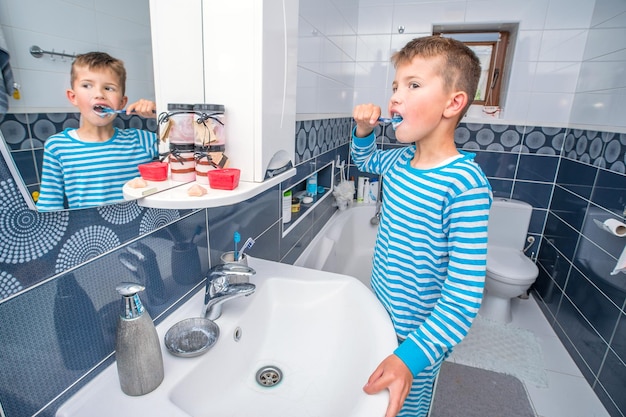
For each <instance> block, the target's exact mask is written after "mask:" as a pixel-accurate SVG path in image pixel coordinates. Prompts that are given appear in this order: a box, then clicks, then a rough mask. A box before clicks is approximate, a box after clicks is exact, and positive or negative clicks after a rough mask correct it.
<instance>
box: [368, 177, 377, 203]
mask: <svg viewBox="0 0 626 417" xmlns="http://www.w3.org/2000/svg"><path fill="white" fill-rule="evenodd" d="M369 193H370V203H375V202H376V201H378V178H372V179H371V180H370V189H369Z"/></svg>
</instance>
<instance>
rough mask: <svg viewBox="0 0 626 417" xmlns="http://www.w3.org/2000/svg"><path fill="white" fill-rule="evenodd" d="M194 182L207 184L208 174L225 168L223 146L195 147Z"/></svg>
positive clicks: (225, 158) (225, 161)
mask: <svg viewBox="0 0 626 417" xmlns="http://www.w3.org/2000/svg"><path fill="white" fill-rule="evenodd" d="M195 150H196V181H197V182H198V183H200V184H208V183H209V177H208V172H209V171H211V170H213V169H222V168H225V167H226V165H227V163H228V158H227V157H226V155H224V146H223V145H216V146H204V147H202V146H196V147H195Z"/></svg>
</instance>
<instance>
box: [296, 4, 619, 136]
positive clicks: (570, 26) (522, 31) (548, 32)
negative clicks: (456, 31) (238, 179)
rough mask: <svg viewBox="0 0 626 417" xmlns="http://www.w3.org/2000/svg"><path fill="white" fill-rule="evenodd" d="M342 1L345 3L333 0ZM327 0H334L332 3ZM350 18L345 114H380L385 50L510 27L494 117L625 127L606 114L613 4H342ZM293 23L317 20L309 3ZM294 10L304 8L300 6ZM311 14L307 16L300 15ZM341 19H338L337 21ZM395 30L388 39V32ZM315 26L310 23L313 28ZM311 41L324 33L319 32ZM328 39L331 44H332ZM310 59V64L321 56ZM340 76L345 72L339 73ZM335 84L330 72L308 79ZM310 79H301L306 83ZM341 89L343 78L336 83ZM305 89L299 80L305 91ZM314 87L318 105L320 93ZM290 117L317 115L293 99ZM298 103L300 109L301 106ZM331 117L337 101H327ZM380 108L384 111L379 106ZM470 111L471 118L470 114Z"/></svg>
mask: <svg viewBox="0 0 626 417" xmlns="http://www.w3.org/2000/svg"><path fill="white" fill-rule="evenodd" d="M328 1H330V0H328ZM343 1H348V0H343ZM343 1H342V0H334V3H335V4H337V3H342V2H343ZM349 2H350V7H352V9H351V10H352V11H353V12H354V13H352V15H353V16H357V17H358V25H357V28H358V30H357V31H356V33H354V36H356V37H357V40H356V57H355V58H354V57H353V55H350V54H347V55H344V57H345V58H346V59H348V60H352V59H353V58H354V61H355V64H356V67H355V68H356V71H355V73H354V74H353V75H354V94H353V96H354V100H355V101H354V102H353V103H350V102H349V100H348V101H341V103H342V104H345V108H341V109H340V110H339V111H341V112H343V113H344V114H350V113H351V111H352V107H353V105H354V104H355V103H359V102H374V103H378V104H379V105H381V107H383V109H385V108H386V106H387V102H388V99H389V96H390V84H391V80H392V79H393V68H392V67H390V64H389V58H390V56H391V54H392V53H393V52H394V51H395V50H397V49H398V48H400V47H402V46H403V45H404V44H405V43H406V42H407V41H408V40H410V39H412V38H414V37H418V36H424V35H427V34H429V33H431V31H432V26H433V25H436V24H437V25H439V24H444V25H452V24H479V23H480V24H494V23H503V22H504V23H519V31H518V34H517V39H516V40H515V45H514V55H513V61H512V68H511V71H510V74H509V80H508V91H507V93H506V96H505V102H504V109H503V111H502V113H501V114H502V118H503V119H505V120H506V121H510V122H511V123H520V124H525V123H528V124H545V125H557V126H567V125H576V126H578V127H580V126H588V127H590V128H596V129H601V130H616V131H626V119H624V118H623V116H621V115H620V114H619V111H616V110H615V109H614V106H616V105H617V104H618V103H621V104H622V106H623V103H624V101H626V98H625V94H624V88H626V41H625V39H626V2H624V1H623V0H528V1H524V2H521V1H517V0H439V1H432V0H421V1H420V0H402V1H400V0H360V1H359V2H358V8H357V7H356V5H357V3H356V1H355V0H349ZM300 4H301V20H302V18H304V19H305V20H307V21H309V22H310V21H313V20H315V19H318V20H320V19H323V16H321V14H320V9H321V8H320V7H315V6H314V5H316V4H318V3H317V1H315V0H300ZM302 5H304V7H302ZM309 12H314V14H315V16H314V17H311V18H310V17H308V16H306V13H309ZM345 15H346V14H345V13H344V14H343V16H345ZM399 25H403V26H405V32H404V34H402V35H400V34H398V31H397V29H398V26H399ZM320 27H321V26H317V28H318V29H319V28H320ZM320 35H321V36H325V35H326V36H327V34H324V33H323V31H322V33H321V34H320ZM335 43H337V42H336V41H335ZM330 58H331V57H330V56H320V58H319V59H320V61H321V62H324V61H325V60H328V59H330ZM346 68H347V69H348V70H349V69H350V68H352V67H346ZM317 76H319V77H327V78H331V79H337V78H338V77H339V76H338V74H317ZM306 80H307V82H308V81H310V80H309V77H307V78H306ZM344 83H345V81H344ZM303 88H307V89H308V88H309V84H307V86H306V87H303ZM320 88H322V90H317V91H315V95H316V99H315V102H316V103H317V105H319V106H323V105H324V103H325V102H327V100H324V99H323V97H325V96H326V94H328V95H329V96H330V97H331V100H332V97H335V95H334V92H333V91H332V90H333V87H332V86H330V85H329V86H328V89H329V90H328V91H324V90H323V88H324V87H323V86H321V87H320ZM311 93H312V90H308V91H305V90H303V89H299V90H298V113H306V112H311V113H316V114H324V113H329V112H330V111H329V110H327V109H325V108H324V107H315V106H312V105H311V103H312V101H313V100H308V99H306V98H304V97H301V95H303V94H311ZM300 103H307V107H306V110H304V107H302V108H301V107H300ZM333 104H334V105H333V112H337V111H338V110H337V108H338V107H339V106H340V105H341V104H340V103H336V102H333ZM383 111H384V110H383ZM475 114H480V112H476V113H475Z"/></svg>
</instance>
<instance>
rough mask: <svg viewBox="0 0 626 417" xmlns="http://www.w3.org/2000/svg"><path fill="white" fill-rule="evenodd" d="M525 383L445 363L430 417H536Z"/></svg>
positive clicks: (508, 377) (510, 377)
mask: <svg viewBox="0 0 626 417" xmlns="http://www.w3.org/2000/svg"><path fill="white" fill-rule="evenodd" d="M534 416H535V412H534V410H533V407H532V405H531V404H530V400H529V399H528V393H527V392H526V389H525V388H524V384H522V382H521V381H520V380H519V379H517V378H515V377H514V376H511V375H505V374H501V373H497V372H492V371H487V370H484V369H478V368H473V367H470V366H465V365H459V364H458V363H453V362H449V361H446V362H444V363H443V364H442V365H441V371H440V373H439V378H438V380H437V387H436V388H435V398H434V400H433V407H432V411H431V414H430V417H534Z"/></svg>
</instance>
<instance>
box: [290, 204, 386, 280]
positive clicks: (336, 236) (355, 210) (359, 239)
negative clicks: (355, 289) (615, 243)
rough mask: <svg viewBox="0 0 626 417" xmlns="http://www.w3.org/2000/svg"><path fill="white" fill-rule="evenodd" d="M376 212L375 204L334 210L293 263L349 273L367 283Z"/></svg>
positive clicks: (370, 267) (375, 227) (369, 273)
mask: <svg viewBox="0 0 626 417" xmlns="http://www.w3.org/2000/svg"><path fill="white" fill-rule="evenodd" d="M375 214H376V205H374V204H359V205H354V206H352V207H351V208H348V209H347V210H343V211H337V212H336V213H335V214H333V216H332V217H331V218H330V220H328V222H327V223H326V225H324V227H323V228H322V230H320V231H319V233H318V234H317V235H316V236H315V238H314V239H313V241H311V243H310V244H309V246H307V247H306V249H305V250H304V252H302V255H300V257H299V258H298V259H297V260H296V262H294V265H297V266H303V267H306V268H312V269H317V270H322V271H328V272H336V273H338V274H344V275H350V276H353V277H355V278H357V279H359V281H361V282H363V283H364V284H365V285H367V286H368V287H369V286H370V276H371V274H372V257H373V255H374V243H375V242H376V232H377V230H378V226H373V225H372V224H371V223H370V219H371V218H372V217H373V216H374V215H375Z"/></svg>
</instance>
